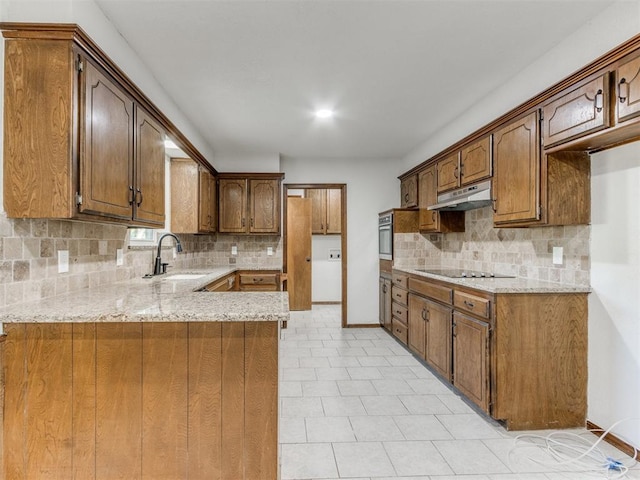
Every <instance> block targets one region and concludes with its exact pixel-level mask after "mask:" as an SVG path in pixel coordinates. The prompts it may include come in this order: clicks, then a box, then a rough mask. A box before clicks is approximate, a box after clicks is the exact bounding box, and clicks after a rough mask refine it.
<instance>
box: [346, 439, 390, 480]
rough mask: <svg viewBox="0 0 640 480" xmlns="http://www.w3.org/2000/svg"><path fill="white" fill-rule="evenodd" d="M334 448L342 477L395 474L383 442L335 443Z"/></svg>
mask: <svg viewBox="0 0 640 480" xmlns="http://www.w3.org/2000/svg"><path fill="white" fill-rule="evenodd" d="M333 450H334V452H335V459H336V463H337V465H338V471H339V472H340V477H370V476H372V475H395V471H394V469H393V466H392V464H391V461H390V460H389V457H387V454H386V453H385V450H384V448H383V447H382V444H381V443H378V442H365V443H355V442H354V443H334V444H333Z"/></svg>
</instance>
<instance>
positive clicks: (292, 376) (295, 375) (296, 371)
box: [282, 368, 317, 382]
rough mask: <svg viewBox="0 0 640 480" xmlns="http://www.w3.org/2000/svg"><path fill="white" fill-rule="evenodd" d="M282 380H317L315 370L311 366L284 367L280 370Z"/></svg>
mask: <svg viewBox="0 0 640 480" xmlns="http://www.w3.org/2000/svg"><path fill="white" fill-rule="evenodd" d="M282 380H283V381H285V382H290V381H293V380H317V377H316V371H315V370H314V369H313V368H285V369H284V370H283V371H282Z"/></svg>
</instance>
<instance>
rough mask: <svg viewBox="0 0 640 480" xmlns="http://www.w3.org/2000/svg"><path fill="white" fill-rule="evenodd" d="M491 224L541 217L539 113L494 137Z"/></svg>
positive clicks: (516, 122)
mask: <svg viewBox="0 0 640 480" xmlns="http://www.w3.org/2000/svg"><path fill="white" fill-rule="evenodd" d="M493 150H494V151H493V160H494V169H495V171H494V176H493V187H492V188H493V198H494V203H495V206H494V212H495V213H494V215H493V221H494V223H496V224H500V223H523V222H530V221H536V220H538V219H539V218H540V213H539V208H538V206H539V204H540V200H539V195H540V192H539V191H540V137H539V128H538V112H537V111H536V112H533V113H531V114H529V115H527V116H526V117H524V118H522V119H520V120H517V121H515V122H513V123H511V124H509V125H507V126H505V127H503V128H501V129H500V130H498V131H497V132H496V133H495V134H494V149H493Z"/></svg>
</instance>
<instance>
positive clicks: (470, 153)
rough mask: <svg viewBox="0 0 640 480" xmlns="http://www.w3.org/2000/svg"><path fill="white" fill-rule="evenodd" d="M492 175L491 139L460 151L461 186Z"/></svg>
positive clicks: (479, 141)
mask: <svg viewBox="0 0 640 480" xmlns="http://www.w3.org/2000/svg"><path fill="white" fill-rule="evenodd" d="M491 174H492V162H491V137H490V136H488V137H485V138H483V139H482V140H478V141H477V142H475V143H473V144H471V145H469V146H468V147H465V148H463V149H462V150H461V151H460V185H468V184H470V183H474V182H477V181H479V180H482V179H483V178H489V177H490V176H491Z"/></svg>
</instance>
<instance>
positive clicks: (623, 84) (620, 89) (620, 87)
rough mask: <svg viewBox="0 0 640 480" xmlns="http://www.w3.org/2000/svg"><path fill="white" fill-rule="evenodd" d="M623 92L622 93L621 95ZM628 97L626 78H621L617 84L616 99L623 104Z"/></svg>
mask: <svg viewBox="0 0 640 480" xmlns="http://www.w3.org/2000/svg"><path fill="white" fill-rule="evenodd" d="M623 90H624V93H623ZM628 96H629V84H628V83H627V79H626V78H621V79H620V82H619V83H618V98H619V99H620V103H624V102H625V101H626V100H627V97H628Z"/></svg>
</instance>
